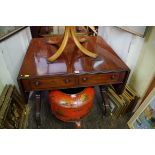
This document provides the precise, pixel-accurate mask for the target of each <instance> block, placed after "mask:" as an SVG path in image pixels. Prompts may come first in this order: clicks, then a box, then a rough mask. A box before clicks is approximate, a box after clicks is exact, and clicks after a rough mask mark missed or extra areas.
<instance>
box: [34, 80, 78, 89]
mask: <svg viewBox="0 0 155 155" xmlns="http://www.w3.org/2000/svg"><path fill="white" fill-rule="evenodd" d="M75 85H76V79H75V77H57V78H56V77H54V78H52V77H51V78H44V79H33V80H32V81H31V87H32V89H33V90H44V89H45V90H48V89H55V88H56V89H58V88H68V87H73V86H75Z"/></svg>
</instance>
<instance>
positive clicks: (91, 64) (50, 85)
mask: <svg viewBox="0 0 155 155" xmlns="http://www.w3.org/2000/svg"><path fill="white" fill-rule="evenodd" d="M49 39H50V40H53V41H55V42H57V45H51V44H48V41H49ZM86 39H87V42H85V43H83V46H84V47H85V48H87V49H89V50H91V51H95V52H96V53H97V54H98V57H97V58H95V59H94V58H90V57H88V56H86V55H84V54H83V53H81V52H80V51H79V49H78V48H77V47H76V45H75V43H74V42H73V40H72V39H71V38H70V39H69V42H68V44H67V47H66V48H65V51H64V52H63V53H62V55H61V56H60V57H59V58H58V59H57V60H56V61H54V62H52V63H49V62H48V61H47V59H48V58H49V57H50V56H51V55H53V54H54V53H55V52H56V50H57V49H58V48H59V45H60V44H61V40H62V38H61V37H53V38H35V39H32V41H31V43H30V46H29V48H28V51H27V53H26V56H25V58H24V61H23V64H22V67H21V69H20V72H19V76H18V79H19V80H20V79H22V86H23V87H24V90H26V91H30V90H45V89H59V88H69V87H78V86H92V85H103V84H116V83H123V82H124V80H125V79H126V78H127V76H128V73H129V68H128V67H127V66H126V65H125V63H124V62H123V61H122V60H121V59H120V58H119V57H118V56H117V55H116V54H115V52H114V51H113V50H112V48H110V46H108V45H107V43H106V42H105V41H104V40H103V39H102V38H101V37H96V36H91V37H90V36H89V37H86Z"/></svg>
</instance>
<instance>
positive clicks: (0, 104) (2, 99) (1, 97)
mask: <svg viewBox="0 0 155 155" xmlns="http://www.w3.org/2000/svg"><path fill="white" fill-rule="evenodd" d="M8 88H9V86H8V85H6V86H5V87H4V89H3V91H2V94H1V96H0V108H1V106H2V105H3V102H4V100H5V96H6V94H7V91H8Z"/></svg>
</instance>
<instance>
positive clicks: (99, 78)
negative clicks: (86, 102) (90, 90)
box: [79, 72, 125, 85]
mask: <svg viewBox="0 0 155 155" xmlns="http://www.w3.org/2000/svg"><path fill="white" fill-rule="evenodd" d="M124 77H125V72H124V73H106V74H89V75H81V76H80V78H79V84H80V85H88V84H89V85H94V84H95V85H100V84H101V85H103V84H114V83H121V82H123V79H124Z"/></svg>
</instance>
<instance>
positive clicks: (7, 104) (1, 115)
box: [0, 85, 14, 124]
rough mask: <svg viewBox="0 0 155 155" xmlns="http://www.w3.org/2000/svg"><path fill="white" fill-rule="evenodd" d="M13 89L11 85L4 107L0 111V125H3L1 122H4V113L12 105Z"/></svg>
mask: <svg viewBox="0 0 155 155" xmlns="http://www.w3.org/2000/svg"><path fill="white" fill-rule="evenodd" d="M13 88H14V87H13V86H11V85H10V86H9V89H8V91H7V94H6V97H5V100H4V102H3V105H2V107H1V109H0V124H1V122H2V120H3V117H4V113H5V112H6V109H7V107H8V106H9V104H10V98H11V95H12V92H13Z"/></svg>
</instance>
